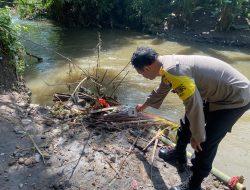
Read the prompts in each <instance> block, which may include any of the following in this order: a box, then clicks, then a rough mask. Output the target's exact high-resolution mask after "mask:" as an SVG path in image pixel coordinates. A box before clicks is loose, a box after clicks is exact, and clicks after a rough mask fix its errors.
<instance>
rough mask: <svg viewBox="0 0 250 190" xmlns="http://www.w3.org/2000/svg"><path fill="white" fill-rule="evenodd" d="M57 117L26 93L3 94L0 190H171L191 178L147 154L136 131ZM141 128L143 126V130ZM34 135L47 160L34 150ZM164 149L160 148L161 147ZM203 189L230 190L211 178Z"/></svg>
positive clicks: (1, 106)
mask: <svg viewBox="0 0 250 190" xmlns="http://www.w3.org/2000/svg"><path fill="white" fill-rule="evenodd" d="M66 120H67V121H65V119H62V118H61V119H60V118H54V117H52V115H51V113H50V108H49V107H41V106H39V105H33V104H29V96H28V95H27V93H16V92H9V93H6V94H2V95H0V184H1V185H0V189H1V190H16V189H23V190H26V189H27V190H30V189H41V190H43V189H44V190H46V189H78V190H89V189H103V190H105V189H119V190H126V189H128V190H136V189H147V190H151V189H152V190H153V189H158V190H166V189H169V188H170V186H172V185H176V184H179V183H181V181H185V180H187V179H188V176H189V175H190V171H189V170H187V171H185V172H182V173H180V172H178V171H177V169H176V168H175V167H174V166H173V165H171V164H169V163H166V162H164V161H162V160H161V159H160V158H158V156H156V158H155V160H154V166H153V167H151V154H152V147H151V148H150V150H149V152H148V153H146V154H143V153H142V151H141V150H140V147H142V146H144V145H145V144H147V142H145V141H147V140H149V137H148V139H147V138H146V137H147V135H145V138H144V140H139V141H138V143H137V145H136V147H135V148H134V149H133V151H129V150H130V149H131V147H133V145H132V144H131V142H134V140H135V139H136V137H134V136H132V135H131V130H135V131H136V130H137V129H131V128H130V129H121V130H116V131H114V130H113V131H110V130H107V129H105V128H103V129H102V128H100V127H98V128H97V127H95V126H91V125H90V126H87V125H84V124H76V125H71V124H70V122H69V121H70V120H71V118H68V119H66ZM139 128H140V126H138V129H139ZM27 134H29V135H31V137H32V138H33V140H34V141H35V143H36V144H37V146H38V147H39V149H40V150H41V151H42V153H43V155H44V162H43V159H42V157H41V156H40V154H39V153H38V151H37V149H36V148H35V147H34V144H33V143H32V141H31V139H30V138H29V136H28V135H27ZM158 149H159V148H158ZM203 188H204V189H228V188H227V187H225V186H223V185H222V184H221V183H220V182H218V181H217V180H216V179H215V178H214V176H212V175H210V176H209V177H208V178H207V179H206V180H205V182H204V183H203Z"/></svg>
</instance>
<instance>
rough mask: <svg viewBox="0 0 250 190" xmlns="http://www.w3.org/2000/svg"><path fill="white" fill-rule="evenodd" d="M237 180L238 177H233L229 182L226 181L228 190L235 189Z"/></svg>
mask: <svg viewBox="0 0 250 190" xmlns="http://www.w3.org/2000/svg"><path fill="white" fill-rule="evenodd" d="M239 179H240V177H239V176H233V177H231V178H230V180H229V181H228V186H229V187H230V189H234V188H235V186H236V184H237V183H238V182H239Z"/></svg>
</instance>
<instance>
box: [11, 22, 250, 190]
mask: <svg viewBox="0 0 250 190" xmlns="http://www.w3.org/2000/svg"><path fill="white" fill-rule="evenodd" d="M14 20H15V19H14ZM15 21H17V22H19V23H20V24H22V25H25V26H27V27H28V28H29V32H24V33H23V35H24V36H26V38H30V39H32V40H33V41H35V42H37V43H39V44H42V45H45V46H46V47H49V48H51V49H53V50H55V51H58V52H60V53H62V54H63V55H65V56H67V57H69V58H71V59H72V61H73V63H75V64H77V65H79V66H80V67H82V68H84V69H87V70H91V69H92V68H93V67H94V66H95V65H96V60H97V56H96V52H95V47H96V44H97V42H98V40H97V31H96V30H65V29H62V28H59V27H56V26H54V25H53V24H51V23H48V22H30V21H28V22H27V21H20V20H15ZM101 37H102V41H103V46H102V52H101V54H100V65H101V70H100V75H101V76H102V75H103V73H104V72H105V70H106V69H107V70H108V71H107V77H106V80H107V81H108V80H110V79H111V78H112V77H113V76H115V75H116V74H117V73H118V72H119V71H120V70H121V69H122V68H123V67H124V66H125V65H126V64H127V63H128V61H129V60H130V57H131V54H132V52H133V51H134V50H135V49H136V47H138V46H142V45H145V46H150V47H152V48H154V49H156V50H157V51H158V52H159V53H160V54H202V55H209V56H214V57H217V58H220V59H222V60H225V61H227V62H228V63H230V64H231V65H232V66H233V67H235V68H236V69H238V70H239V71H240V72H242V73H243V74H244V75H246V76H247V77H248V79H250V55H249V53H250V50H238V49H233V48H228V47H215V46H208V45H206V44H203V45H197V44H196V45H195V44H191V43H177V42H171V41H167V40H159V39H155V38H154V37H153V36H149V35H144V34H141V33H136V32H130V31H119V30H104V31H102V32H101ZM25 46H26V48H27V51H29V52H32V53H33V54H35V55H38V56H40V57H43V59H44V60H43V62H41V63H39V64H35V65H33V66H31V67H30V69H29V70H28V71H27V73H26V75H25V79H26V81H27V85H28V87H29V88H30V89H31V91H32V93H33V95H32V101H33V103H39V104H50V103H51V99H52V94H53V93H55V92H68V88H67V87H66V86H65V85H59V86H58V85H57V86H53V85H52V84H64V83H66V82H74V81H77V80H79V79H80V72H79V71H78V72H76V71H73V72H72V75H71V76H69V75H68V71H69V70H68V63H67V61H65V59H63V58H62V57H60V56H58V55H56V54H55V53H54V52H53V51H51V50H47V49H44V48H43V47H40V46H38V45H35V44H33V43H31V42H29V41H25ZM30 61H32V60H30ZM30 61H29V62H30ZM127 71H129V74H128V76H127V77H126V79H125V82H124V83H123V85H122V86H121V87H119V89H118V91H117V93H118V94H117V95H118V99H119V100H120V101H121V102H123V103H124V104H128V105H136V104H137V103H143V101H144V99H145V98H146V97H147V94H148V93H150V92H151V90H152V89H154V88H155V87H156V86H157V85H158V83H159V79H158V80H155V81H149V80H146V79H143V78H142V77H141V76H139V75H138V74H137V73H136V72H135V71H134V70H133V68H132V67H131V66H130V67H128V68H127V69H126V70H125V71H124V72H123V73H122V74H121V78H122V77H123V76H124V75H125V74H126V72H127ZM121 78H120V79H121ZM120 79H118V80H120ZM117 82H119V81H117ZM46 83H49V84H50V85H52V86H48V84H46ZM109 91H110V92H111V91H112V87H111V88H110V89H109ZM183 110H184V109H183V106H182V103H181V101H180V100H179V99H178V97H177V96H176V95H172V94H171V93H170V94H169V95H168V96H167V98H166V100H165V102H164V104H163V105H162V107H161V109H160V110H154V109H150V110H149V111H152V112H155V113H158V114H160V115H162V116H164V117H167V118H169V119H171V120H174V121H178V120H179V118H180V117H181V116H182V115H183ZM249 123H250V111H248V112H247V113H246V114H244V115H243V117H242V118H241V119H240V120H239V121H238V122H237V123H236V125H235V126H234V128H233V131H232V133H230V134H228V135H227V136H226V138H225V139H224V140H223V142H222V143H221V145H220V148H219V151H218V154H217V157H216V160H215V163H214V166H216V167H217V168H218V169H220V170H222V171H223V172H225V173H227V174H229V175H243V176H245V178H247V179H246V185H247V187H250V159H249V158H250V124H249Z"/></svg>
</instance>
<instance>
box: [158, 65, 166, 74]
mask: <svg viewBox="0 0 250 190" xmlns="http://www.w3.org/2000/svg"><path fill="white" fill-rule="evenodd" d="M164 74H165V71H164V69H163V67H161V68H160V70H159V75H161V76H163V75H164Z"/></svg>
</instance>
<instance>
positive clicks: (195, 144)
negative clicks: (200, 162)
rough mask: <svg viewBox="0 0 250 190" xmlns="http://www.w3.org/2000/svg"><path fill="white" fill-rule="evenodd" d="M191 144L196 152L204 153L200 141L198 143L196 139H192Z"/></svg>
mask: <svg viewBox="0 0 250 190" xmlns="http://www.w3.org/2000/svg"><path fill="white" fill-rule="evenodd" d="M190 143H191V146H192V148H193V149H194V150H195V151H196V152H199V151H202V148H201V142H198V141H196V140H195V139H194V138H191V140H190Z"/></svg>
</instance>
